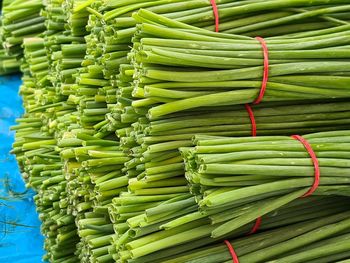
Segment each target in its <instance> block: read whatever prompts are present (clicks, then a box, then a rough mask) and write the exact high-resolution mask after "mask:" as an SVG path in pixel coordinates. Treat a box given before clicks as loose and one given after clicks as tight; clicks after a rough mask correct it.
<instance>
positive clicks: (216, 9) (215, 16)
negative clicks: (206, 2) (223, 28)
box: [210, 0, 220, 32]
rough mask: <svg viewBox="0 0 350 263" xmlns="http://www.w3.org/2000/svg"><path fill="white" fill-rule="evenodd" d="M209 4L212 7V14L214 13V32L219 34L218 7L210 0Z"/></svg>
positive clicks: (213, 0)
mask: <svg viewBox="0 0 350 263" xmlns="http://www.w3.org/2000/svg"><path fill="white" fill-rule="evenodd" d="M210 3H211V5H212V7H213V12H214V18H215V32H219V25H220V22H219V10H218V6H217V5H216V1H215V0H210Z"/></svg>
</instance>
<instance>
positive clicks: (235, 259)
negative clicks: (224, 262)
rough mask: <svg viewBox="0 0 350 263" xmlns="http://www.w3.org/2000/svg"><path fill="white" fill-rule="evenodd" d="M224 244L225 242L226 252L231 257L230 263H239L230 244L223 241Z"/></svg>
mask: <svg viewBox="0 0 350 263" xmlns="http://www.w3.org/2000/svg"><path fill="white" fill-rule="evenodd" d="M224 242H225V244H226V246H227V247H228V250H229V251H230V254H231V256H232V262H233V263H239V260H238V257H237V254H236V252H235V250H234V249H233V247H232V245H231V243H230V242H229V241H228V240H224Z"/></svg>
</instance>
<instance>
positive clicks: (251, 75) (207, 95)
mask: <svg viewBox="0 0 350 263" xmlns="http://www.w3.org/2000/svg"><path fill="white" fill-rule="evenodd" d="M136 17H137V19H138V20H139V21H141V22H143V21H144V22H145V23H143V24H140V25H139V26H138V29H139V30H138V32H137V33H136V35H135V38H134V49H133V52H132V53H131V56H132V57H131V59H132V61H133V63H134V67H135V73H134V78H135V79H136V80H137V82H136V84H135V88H134V92H135V93H136V92H137V95H138V96H139V97H141V98H144V99H143V100H141V102H134V103H133V107H135V108H138V107H144V106H145V105H152V106H153V107H152V108H150V109H149V111H148V117H149V118H150V119H157V118H159V117H160V116H164V115H167V114H171V113H175V112H179V111H184V110H189V109H194V108H198V107H210V106H218V105H220V106H223V105H234V104H244V103H252V102H254V101H256V99H257V98H258V96H259V93H260V89H261V81H262V79H263V73H264V70H266V66H264V65H263V56H264V55H263V54H262V51H261V50H262V45H261V43H260V42H259V41H258V40H257V39H254V38H250V37H245V36H230V35H227V34H219V33H218V34H215V33H210V32H206V31H204V30H200V29H192V28H191V27H188V28H187V29H178V28H175V27H177V25H178V23H177V22H175V21H173V20H170V19H166V18H162V17H160V16H158V15H155V14H153V13H151V12H148V11H146V10H141V11H140V12H139V13H138V15H137V16H136ZM161 19H162V20H161ZM160 20H161V22H162V23H163V24H165V25H168V26H169V25H170V26H173V27H174V28H166V27H164V26H161V25H156V24H155V23H157V22H158V21H160ZM148 21H151V23H148ZM152 21H154V22H152ZM152 23H153V24H152ZM179 26H183V24H180V25H179ZM183 27H184V26H183ZM349 34H350V30H343V31H340V32H338V31H337V30H335V29H331V30H329V31H328V32H327V33H324V34H319V33H318V31H316V32H315V33H314V34H313V35H312V36H308V37H305V36H298V35H294V36H292V37H284V36H280V37H274V38H266V39H265V41H266V43H267V46H268V49H269V54H268V57H269V60H270V61H269V78H268V83H267V87H266V93H265V96H264V97H263V99H262V101H289V100H301V99H322V98H329V99H334V98H348V97H349V96H350V93H349V91H348V89H347V87H348V81H349V76H348V75H349V68H350V67H349V64H348V61H347V56H348V52H349V48H348V44H349V37H348V35H349ZM325 40H326V41H325Z"/></svg>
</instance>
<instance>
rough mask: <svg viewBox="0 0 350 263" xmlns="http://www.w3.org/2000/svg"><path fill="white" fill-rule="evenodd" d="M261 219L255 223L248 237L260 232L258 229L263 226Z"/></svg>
mask: <svg viewBox="0 0 350 263" xmlns="http://www.w3.org/2000/svg"><path fill="white" fill-rule="evenodd" d="M261 221H262V219H261V217H258V218H257V219H256V221H255V224H254V226H253V228H252V230H250V232H249V233H248V235H251V234H254V233H255V232H256V231H258V229H259V228H260V225H261Z"/></svg>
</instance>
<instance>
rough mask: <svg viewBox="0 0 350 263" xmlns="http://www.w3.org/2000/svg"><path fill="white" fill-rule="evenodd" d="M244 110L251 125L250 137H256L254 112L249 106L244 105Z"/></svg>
mask: <svg viewBox="0 0 350 263" xmlns="http://www.w3.org/2000/svg"><path fill="white" fill-rule="evenodd" d="M245 108H246V110H247V112H248V114H249V118H250V122H251V123H252V136H253V137H255V136H256V122H255V117H254V112H253V109H252V107H251V106H250V105H249V104H245Z"/></svg>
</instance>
